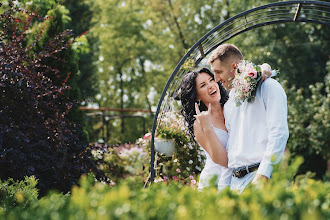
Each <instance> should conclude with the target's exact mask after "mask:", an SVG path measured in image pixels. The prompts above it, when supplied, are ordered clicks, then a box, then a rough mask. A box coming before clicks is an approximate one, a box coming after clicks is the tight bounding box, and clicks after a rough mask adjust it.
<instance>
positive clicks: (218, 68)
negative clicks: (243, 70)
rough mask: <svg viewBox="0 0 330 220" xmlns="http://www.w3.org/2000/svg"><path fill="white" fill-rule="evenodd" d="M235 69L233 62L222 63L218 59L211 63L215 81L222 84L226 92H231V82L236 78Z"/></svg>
mask: <svg viewBox="0 0 330 220" xmlns="http://www.w3.org/2000/svg"><path fill="white" fill-rule="evenodd" d="M234 67H235V63H234V62H231V60H227V61H221V60H220V59H216V60H214V61H213V62H212V63H211V68H212V71H213V72H214V78H215V80H216V81H217V82H221V84H222V85H223V86H224V87H225V88H226V90H230V89H231V87H232V85H231V82H232V80H233V78H234V77H235V71H234Z"/></svg>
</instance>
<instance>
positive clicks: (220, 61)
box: [208, 44, 289, 192]
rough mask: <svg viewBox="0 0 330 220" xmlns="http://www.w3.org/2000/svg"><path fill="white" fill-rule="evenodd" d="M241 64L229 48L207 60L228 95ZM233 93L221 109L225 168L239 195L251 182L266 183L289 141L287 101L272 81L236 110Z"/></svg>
mask: <svg viewBox="0 0 330 220" xmlns="http://www.w3.org/2000/svg"><path fill="white" fill-rule="evenodd" d="M241 60H243V55H242V53H241V51H240V50H239V49H238V48H237V47H236V46H235V45H233V44H223V45H220V46H219V47H218V48H216V49H215V50H214V51H213V52H212V54H211V56H210V58H209V60H208V63H209V64H210V65H211V68H212V70H213V72H214V76H215V79H216V81H220V82H221V83H222V85H223V86H224V87H225V88H226V89H227V90H228V91H230V90H231V88H232V84H231V82H232V79H233V78H234V77H235V69H236V68H237V64H238V63H239V62H240V61H241ZM233 93H234V92H233V91H230V92H229V99H228V101H227V103H226V104H225V106H224V115H225V119H226V122H225V123H226V127H227V130H228V134H229V139H228V143H227V148H228V167H229V168H233V170H234V171H233V176H232V180H231V186H230V188H231V189H233V190H239V191H240V192H242V191H243V190H244V188H245V187H246V186H247V185H248V184H249V183H250V182H251V181H252V182H253V183H256V182H258V181H259V180H262V179H265V180H268V179H269V178H270V177H271V174H272V170H273V168H272V166H273V165H274V164H276V163H278V162H279V161H280V159H281V157H282V155H283V152H284V149H285V146H286V142H287V140H288V137H289V131H288V123H287V101H286V94H285V92H284V90H283V88H282V86H281V84H280V83H279V82H277V81H276V80H274V79H272V78H268V79H266V80H265V81H264V82H263V83H262V84H261V85H260V86H259V87H258V88H257V92H256V97H255V99H254V101H253V102H250V103H248V102H246V101H245V102H243V103H242V104H241V105H240V106H238V107H236V104H235V101H234V95H235V94H233Z"/></svg>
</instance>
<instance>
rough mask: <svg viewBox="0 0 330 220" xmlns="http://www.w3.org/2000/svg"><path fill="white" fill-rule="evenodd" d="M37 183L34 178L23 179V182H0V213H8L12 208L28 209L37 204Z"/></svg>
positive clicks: (11, 180) (9, 180) (10, 180)
mask: <svg viewBox="0 0 330 220" xmlns="http://www.w3.org/2000/svg"><path fill="white" fill-rule="evenodd" d="M37 183H38V181H37V180H36V179H35V177H34V176H31V177H25V179H24V180H23V181H14V180H13V179H12V178H10V179H8V180H7V181H2V180H0V213H1V212H3V213H5V212H8V211H10V210H11V209H13V208H14V207H18V206H20V207H21V208H23V209H26V208H30V207H32V206H33V205H36V204H37V203H38V189H37V188H36V185H37Z"/></svg>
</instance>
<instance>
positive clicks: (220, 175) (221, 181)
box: [198, 126, 233, 190]
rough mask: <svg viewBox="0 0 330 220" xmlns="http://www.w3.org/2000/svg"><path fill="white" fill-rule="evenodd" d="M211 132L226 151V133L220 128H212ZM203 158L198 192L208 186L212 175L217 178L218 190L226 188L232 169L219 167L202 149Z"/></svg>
mask: <svg viewBox="0 0 330 220" xmlns="http://www.w3.org/2000/svg"><path fill="white" fill-rule="evenodd" d="M212 127H213V130H214V132H215V134H216V135H217V137H218V138H219V140H220V141H221V143H222V144H223V146H224V147H225V148H226V151H227V140H228V132H227V131H225V130H222V129H220V128H216V127H214V126H212ZM202 149H203V151H204V153H205V156H206V161H205V166H204V169H203V170H202V172H201V174H200V177H199V181H198V190H202V189H203V188H204V187H207V186H209V185H210V184H209V183H210V180H211V179H212V178H213V177H214V175H216V176H217V183H218V189H219V190H222V189H223V188H225V187H226V186H229V185H230V181H231V177H232V174H233V171H232V169H229V168H226V167H223V166H220V165H219V164H216V163H214V162H213V160H212V159H211V157H210V155H209V154H208V153H207V152H206V150H204V148H202Z"/></svg>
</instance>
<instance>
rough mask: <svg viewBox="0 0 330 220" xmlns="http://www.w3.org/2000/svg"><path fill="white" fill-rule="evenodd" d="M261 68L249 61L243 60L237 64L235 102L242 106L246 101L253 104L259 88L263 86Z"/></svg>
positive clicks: (234, 83) (233, 86)
mask: <svg viewBox="0 0 330 220" xmlns="http://www.w3.org/2000/svg"><path fill="white" fill-rule="evenodd" d="M261 71H262V70H261V68H260V66H257V65H255V64H253V63H251V62H249V61H246V60H243V61H241V62H240V63H238V64H237V68H236V72H235V77H234V79H233V81H232V89H233V91H234V93H235V98H234V101H235V103H236V106H240V105H241V104H242V103H243V102H244V101H245V100H247V101H248V102H252V101H253V100H254V98H255V96H256V92H257V87H258V86H259V84H261V82H262V80H261V78H262V77H261Z"/></svg>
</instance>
